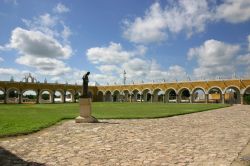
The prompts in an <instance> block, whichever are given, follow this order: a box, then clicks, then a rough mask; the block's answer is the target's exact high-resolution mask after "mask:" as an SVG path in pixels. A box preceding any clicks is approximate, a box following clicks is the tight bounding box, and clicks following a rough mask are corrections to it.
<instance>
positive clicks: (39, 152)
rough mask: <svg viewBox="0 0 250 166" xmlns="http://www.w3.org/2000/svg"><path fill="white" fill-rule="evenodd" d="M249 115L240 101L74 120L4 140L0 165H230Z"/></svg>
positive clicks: (247, 133)
mask: <svg viewBox="0 0 250 166" xmlns="http://www.w3.org/2000/svg"><path fill="white" fill-rule="evenodd" d="M249 119H250V106H240V105H237V106H233V107H230V108H223V109H218V110H213V111H206V112H200V113H194V114H188V115H182V116H176V117H170V118H161V119H144V120H102V123H96V124H83V123H81V124H76V123H74V121H73V120H71V121H66V122H63V123H62V124H60V125H56V126H53V127H50V128H48V129H45V130H43V131H41V132H38V133H35V134H30V135H27V136H20V137H17V138H4V139H0V147H2V148H0V156H2V163H1V162H0V165H1V164H2V165H4V164H6V165H8V164H11V163H12V164H13V162H15V163H16V164H19V165H43V164H44V165H124V166H125V165H150V166H151V165H178V166H182V165H197V166H198V165H199V166H201V165H216V166H219V165H230V164H231V163H232V162H233V160H234V159H235V158H237V156H238V154H239V153H240V152H241V151H242V150H243V149H244V147H245V146H246V144H247V142H248V141H249V139H250V120H249ZM8 153H9V154H8ZM10 154H11V155H10ZM6 156H7V157H6ZM14 160H16V161H14ZM20 160H21V161H20Z"/></svg>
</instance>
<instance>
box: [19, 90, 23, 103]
mask: <svg viewBox="0 0 250 166" xmlns="http://www.w3.org/2000/svg"><path fill="white" fill-rule="evenodd" d="M21 103H22V90H20V91H19V93H18V104H21Z"/></svg>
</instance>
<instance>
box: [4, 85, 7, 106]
mask: <svg viewBox="0 0 250 166" xmlns="http://www.w3.org/2000/svg"><path fill="white" fill-rule="evenodd" d="M4 104H7V89H6V88H4Z"/></svg>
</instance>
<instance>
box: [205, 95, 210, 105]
mask: <svg viewBox="0 0 250 166" xmlns="http://www.w3.org/2000/svg"><path fill="white" fill-rule="evenodd" d="M208 100H209V99H208V94H205V103H206V104H207V103H208Z"/></svg>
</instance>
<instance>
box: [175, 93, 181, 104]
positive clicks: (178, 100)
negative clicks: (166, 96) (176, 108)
mask: <svg viewBox="0 0 250 166" xmlns="http://www.w3.org/2000/svg"><path fill="white" fill-rule="evenodd" d="M176 103H180V97H179V95H178V94H176Z"/></svg>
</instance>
